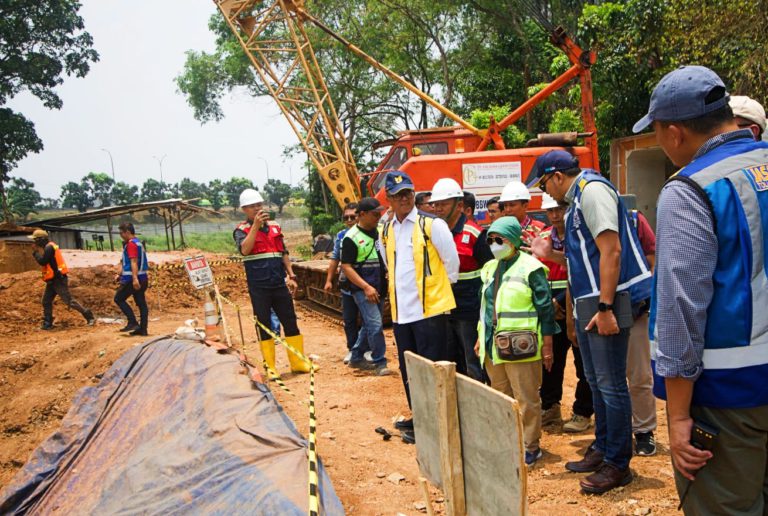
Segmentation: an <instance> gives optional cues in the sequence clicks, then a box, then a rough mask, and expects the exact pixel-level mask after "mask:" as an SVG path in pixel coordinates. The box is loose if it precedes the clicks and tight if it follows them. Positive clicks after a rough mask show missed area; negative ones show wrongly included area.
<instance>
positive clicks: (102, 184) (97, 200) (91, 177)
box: [81, 172, 115, 208]
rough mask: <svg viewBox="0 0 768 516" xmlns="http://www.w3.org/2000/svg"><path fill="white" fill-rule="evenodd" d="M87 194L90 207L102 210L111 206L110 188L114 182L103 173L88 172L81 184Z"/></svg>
mask: <svg viewBox="0 0 768 516" xmlns="http://www.w3.org/2000/svg"><path fill="white" fill-rule="evenodd" d="M81 184H82V185H83V188H85V189H86V190H87V192H88V197H89V198H90V199H91V203H92V206H95V207H97V208H104V207H106V206H110V205H111V204H112V195H111V194H112V186H113V185H114V184H115V182H114V180H113V179H112V177H111V176H110V175H109V174H105V173H103V172H90V173H89V174H88V175H87V176H85V177H84V178H83V180H82V182H81Z"/></svg>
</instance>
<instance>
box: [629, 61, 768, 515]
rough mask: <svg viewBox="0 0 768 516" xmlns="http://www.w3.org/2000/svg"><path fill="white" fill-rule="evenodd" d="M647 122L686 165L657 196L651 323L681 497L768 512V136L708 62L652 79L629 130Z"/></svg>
mask: <svg viewBox="0 0 768 516" xmlns="http://www.w3.org/2000/svg"><path fill="white" fill-rule="evenodd" d="M649 126H650V127H652V128H653V130H654V132H655V133H656V141H657V142H658V144H659V146H660V147H661V148H662V150H663V151H664V153H665V154H666V155H667V157H668V158H669V159H670V161H671V162H672V163H673V164H674V165H675V166H676V167H681V168H680V170H679V171H678V172H677V174H676V175H674V176H672V177H671V178H670V179H669V180H668V181H667V183H666V184H665V185H664V187H663V188H662V190H661V194H660V195H659V201H658V209H657V219H656V239H657V247H656V269H655V273H654V286H653V295H652V299H651V312H650V325H649V332H650V336H651V359H652V364H653V372H654V387H653V388H654V393H655V394H656V396H657V397H660V398H662V399H665V400H666V408H667V420H668V423H669V451H670V455H671V458H672V464H673V466H674V469H675V483H676V486H677V491H678V493H679V494H680V495H681V496H683V494H684V493H686V492H687V496H686V497H685V499H684V500H683V501H682V502H681V504H682V508H683V511H684V512H685V514H687V515H694V514H695V515H698V514H728V515H733V514H740V515H746V514H766V512H767V511H768V503H766V491H767V490H766V486H768V470H767V469H766V464H768V447H766V443H767V442H768V389H766V375H768V355H767V354H766V350H768V347H766V342H768V315H766V311H765V309H766V306H768V286H767V282H768V280H767V279H766V268H765V267H766V265H765V264H766V262H765V260H766V248H767V246H768V219H766V214H767V213H768V181H767V179H768V175H767V174H766V170H767V169H768V143H766V142H764V141H760V142H757V141H754V133H753V132H752V131H750V130H749V128H740V127H739V124H738V122H737V121H736V120H735V119H734V117H733V111H732V110H731V108H730V106H729V95H728V92H727V90H726V88H725V84H724V83H723V80H722V79H721V78H720V77H719V76H718V75H717V74H716V73H715V72H713V71H712V70H710V69H709V68H706V67H703V66H682V67H680V68H677V69H675V70H674V71H672V72H670V73H668V74H667V75H665V76H664V77H663V78H662V79H661V80H660V81H659V83H658V84H657V85H656V87H655V88H654V90H653V93H652V95H651V100H650V106H649V109H648V114H647V115H645V116H644V117H643V118H642V119H641V120H640V121H639V122H638V123H637V124H635V126H634V127H633V131H634V132H636V133H637V132H640V131H642V130H644V129H645V128H646V127H649ZM697 428H698V430H697ZM714 434H717V435H714ZM707 435H710V436H712V437H711V438H709V439H702V438H701V437H706V436H707ZM697 445H698V446H697ZM702 448H703V449H702Z"/></svg>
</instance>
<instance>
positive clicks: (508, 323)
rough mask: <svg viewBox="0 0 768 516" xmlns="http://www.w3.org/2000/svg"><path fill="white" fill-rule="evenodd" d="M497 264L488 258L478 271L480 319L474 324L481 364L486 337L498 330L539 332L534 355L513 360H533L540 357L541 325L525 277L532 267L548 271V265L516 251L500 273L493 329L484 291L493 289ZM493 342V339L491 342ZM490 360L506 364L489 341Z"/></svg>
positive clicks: (485, 350) (485, 352)
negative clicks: (515, 255) (515, 254)
mask: <svg viewBox="0 0 768 516" xmlns="http://www.w3.org/2000/svg"><path fill="white" fill-rule="evenodd" d="M498 266H499V260H491V261H489V262H488V263H486V264H485V265H484V266H483V269H482V271H481V272H480V278H481V280H482V282H483V288H482V291H481V297H480V322H479V323H478V325H477V338H478V342H479V343H480V363H481V364H483V363H485V356H486V355H487V354H488V351H489V350H488V349H486V338H487V337H486V336H487V335H488V332H494V333H497V332H500V331H533V332H536V333H537V334H538V335H539V346H538V350H537V351H536V356H533V357H531V358H526V359H523V360H518V361H515V363H522V362H535V361H536V360H541V345H542V342H543V339H542V336H541V325H540V324H539V316H538V313H537V312H536V306H534V304H533V290H532V289H531V287H530V286H529V285H528V277H529V276H530V275H531V273H532V272H533V271H535V270H539V269H544V272H545V273H548V272H549V271H548V270H547V267H546V266H545V265H544V264H543V263H541V262H540V261H539V260H537V259H536V258H534V257H532V256H531V255H529V254H526V253H519V256H518V257H517V260H515V263H513V264H512V265H511V266H510V268H509V269H508V270H507V272H505V273H504V274H503V275H502V276H501V285H500V286H499V290H498V293H497V294H496V303H495V306H494V309H495V310H496V328H494V327H493V321H489V320H486V319H487V316H486V313H487V310H486V307H487V303H486V291H487V290H488V289H489V288H491V289H493V288H494V285H493V282H494V278H495V275H496V268H497V267H498ZM491 342H492V341H491ZM490 352H491V361H492V362H493V363H494V364H503V363H506V362H507V361H506V360H502V359H500V358H499V356H498V354H497V353H496V346H494V345H493V344H491V346H490Z"/></svg>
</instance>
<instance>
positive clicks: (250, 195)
mask: <svg viewBox="0 0 768 516" xmlns="http://www.w3.org/2000/svg"><path fill="white" fill-rule="evenodd" d="M258 202H264V198H263V197H262V196H261V194H260V193H259V191H258V190H254V189H253V188H246V189H245V190H243V193H241V194H240V207H241V208H242V207H243V206H248V205H250V204H256V203H258Z"/></svg>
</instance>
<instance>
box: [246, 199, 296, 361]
mask: <svg viewBox="0 0 768 516" xmlns="http://www.w3.org/2000/svg"><path fill="white" fill-rule="evenodd" d="M263 206H264V198H263V197H262V196H261V194H260V193H259V192H258V191H256V190H253V189H251V188H248V189H246V190H243V193H241V194H240V209H241V210H243V213H245V216H246V219H247V220H246V221H245V222H241V223H240V224H238V226H237V228H236V229H235V231H234V234H233V236H234V238H235V243H236V244H237V247H238V249H239V250H240V254H242V255H243V265H244V266H245V275H246V279H247V280H248V294H249V295H250V296H251V306H252V307H253V315H255V316H256V318H257V319H258V320H259V322H261V323H262V324H265V325H269V320H270V312H271V310H274V311H275V313H276V314H277V318H278V319H279V320H280V324H282V325H283V328H284V331H285V340H286V342H287V343H288V344H290V345H291V346H293V347H294V348H296V349H297V350H298V351H299V352H301V353H302V354H303V353H304V337H302V335H301V333H300V332H299V326H298V324H297V323H296V311H295V310H294V308H293V298H292V297H291V292H293V291H295V290H296V275H295V274H294V273H293V268H292V266H291V260H290V258H289V257H288V250H287V249H286V248H285V243H284V242H283V233H282V231H281V230H280V226H279V225H278V224H277V222H274V221H271V220H269V214H268V213H267V212H266V211H264V210H263ZM258 330H259V338H260V340H261V353H262V355H263V357H264V360H265V361H266V363H267V365H268V366H269V367H270V368H271V369H272V371H275V341H274V339H273V338H272V336H271V335H270V334H269V333H267V332H266V331H265V330H264V329H262V328H261V327H259V328H258ZM288 361H289V362H290V364H291V371H293V372H294V373H308V372H309V364H307V363H305V362H304V361H303V360H302V359H301V358H299V357H298V356H296V355H294V354H293V353H291V352H288Z"/></svg>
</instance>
